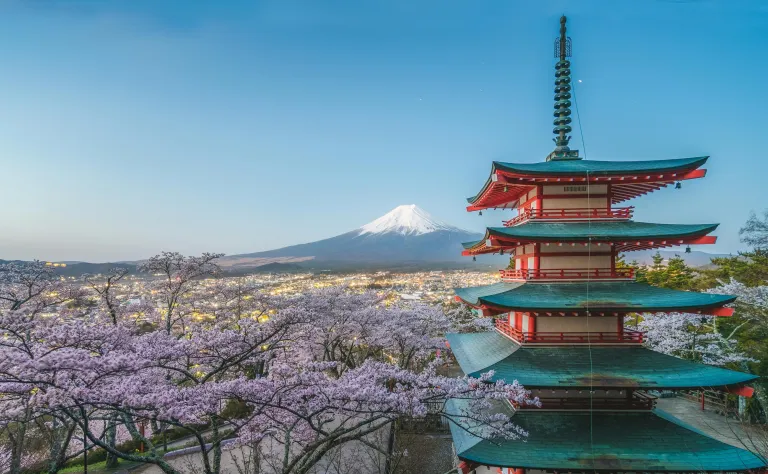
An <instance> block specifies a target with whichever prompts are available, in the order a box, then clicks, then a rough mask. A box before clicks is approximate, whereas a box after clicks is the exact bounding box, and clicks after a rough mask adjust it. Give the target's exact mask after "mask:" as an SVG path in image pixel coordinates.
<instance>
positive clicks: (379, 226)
mask: <svg viewBox="0 0 768 474" xmlns="http://www.w3.org/2000/svg"><path fill="white" fill-rule="evenodd" d="M358 230H359V231H360V235H363V234H384V233H388V232H394V233H397V234H402V235H421V234H429V233H430V232H436V231H439V230H447V231H456V230H460V229H458V228H456V227H453V226H451V225H448V224H446V223H444V222H440V221H439V220H437V219H435V218H434V217H432V216H431V215H430V214H429V213H428V212H427V211H425V210H424V209H422V208H420V207H419V206H417V205H416V204H404V205H402V206H397V207H396V208H394V209H392V210H391V211H389V212H388V213H386V214H384V215H383V216H381V217H379V218H378V219H376V220H375V221H373V222H369V223H368V224H365V225H364V226H362V227H360V229H358Z"/></svg>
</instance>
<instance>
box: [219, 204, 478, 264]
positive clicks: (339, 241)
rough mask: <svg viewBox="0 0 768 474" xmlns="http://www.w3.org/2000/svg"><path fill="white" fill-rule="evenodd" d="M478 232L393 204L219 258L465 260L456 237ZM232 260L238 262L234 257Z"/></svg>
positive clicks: (467, 238)
mask: <svg viewBox="0 0 768 474" xmlns="http://www.w3.org/2000/svg"><path fill="white" fill-rule="evenodd" d="M480 238H482V236H481V235H480V234H477V233H473V232H469V231H466V230H462V229H459V228H458V227H454V226H452V225H449V224H446V223H445V222H441V221H439V220H438V219H436V218H434V217H432V216H431V215H430V214H429V213H428V212H427V211H425V210H423V209H421V208H420V207H418V206H416V205H415V204H410V205H403V206H398V207H396V208H394V209H393V210H391V211H390V212H388V213H387V214H385V215H383V216H381V217H379V218H378V219H375V220H374V221H372V222H370V223H368V224H365V225H364V226H361V227H358V228H357V229H355V230H352V231H350V232H346V233H344V234H341V235H337V236H335V237H331V238H328V239H323V240H318V241H316V242H310V243H306V244H299V245H292V246H290V247H284V248H280V249H276V250H269V251H266V252H256V253H250V254H243V255H233V256H231V257H225V259H224V260H230V259H231V260H232V261H233V263H234V262H235V261H238V260H239V261H242V262H243V263H244V264H246V265H248V263H245V261H248V260H251V259H254V258H256V259H272V261H274V259H276V258H290V259H291V261H293V262H298V261H307V260H312V261H314V262H358V263H364V264H371V263H382V264H393V263H405V262H458V261H460V262H464V263H467V262H468V261H469V260H470V259H468V258H467V257H462V256H461V250H462V247H461V243H462V242H467V241H470V240H477V239H480ZM235 265H239V264H237V263H235Z"/></svg>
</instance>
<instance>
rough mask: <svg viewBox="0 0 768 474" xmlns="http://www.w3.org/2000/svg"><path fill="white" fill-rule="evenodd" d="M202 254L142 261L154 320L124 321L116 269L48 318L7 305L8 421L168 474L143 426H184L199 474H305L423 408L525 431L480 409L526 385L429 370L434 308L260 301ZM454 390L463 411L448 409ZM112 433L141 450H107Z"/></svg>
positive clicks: (1, 380) (361, 296)
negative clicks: (78, 435) (251, 463)
mask: <svg viewBox="0 0 768 474" xmlns="http://www.w3.org/2000/svg"><path fill="white" fill-rule="evenodd" d="M214 261H215V254H205V255H204V256H203V257H197V258H192V257H182V256H179V255H178V254H162V255H160V256H158V257H156V258H153V259H150V262H148V263H147V264H146V265H145V266H144V267H143V268H144V269H146V270H150V269H151V271H152V272H153V273H160V274H162V277H160V278H159V280H155V281H152V282H151V283H150V284H149V285H148V288H150V291H149V292H148V293H149V295H146V294H144V295H140V297H142V298H144V299H145V300H146V301H147V302H150V303H153V304H154V305H158V306H160V310H161V311H162V312H161V318H162V319H161V321H159V322H160V324H159V325H157V326H149V327H147V326H146V325H142V324H140V322H139V321H138V320H137V319H136V318H135V317H133V311H132V310H131V309H130V305H129V304H128V303H127V302H126V298H125V295H126V294H127V293H129V292H128V291H127V290H125V289H124V288H122V285H123V282H124V276H125V275H122V276H121V275H120V274H116V273H110V274H109V275H107V276H106V277H103V278H101V279H98V278H95V277H90V278H89V279H88V280H86V285H87V286H88V287H90V288H91V290H92V292H93V293H92V294H93V295H95V296H94V297H95V298H96V300H97V304H95V305H90V306H84V307H83V308H84V309H78V310H77V311H68V310H65V309H63V308H59V309H58V310H57V311H53V312H51V314H49V315H47V317H45V318H39V317H35V315H36V314H38V313H36V312H35V310H34V309H32V308H37V306H30V310H28V311H25V310H24V308H20V309H14V310H11V309H10V307H9V308H7V309H5V310H3V312H2V315H0V335H2V337H0V395H2V397H0V403H2V404H3V406H2V407H0V408H2V409H3V413H4V415H6V416H7V417H10V418H13V419H14V420H22V421H23V420H26V425H27V426H29V425H30V423H29V421H31V420H34V419H36V418H39V417H40V416H55V417H56V419H59V420H61V426H67V427H68V429H69V430H71V429H72V428H73V427H76V429H77V430H78V431H79V432H82V433H84V435H85V437H86V438H87V442H88V446H87V448H91V447H97V448H100V449H102V450H104V451H106V452H107V453H109V454H110V455H112V456H113V457H114V458H119V459H124V460H130V461H136V462H142V463H148V464H154V465H156V466H157V467H159V468H160V469H161V470H163V471H164V472H167V473H175V472H176V468H175V467H174V466H173V465H172V463H169V462H168V460H167V459H165V458H164V456H163V455H164V452H163V450H162V446H158V445H157V443H156V442H155V441H156V440H155V439H153V438H152V437H151V436H150V435H148V434H146V433H145V431H144V430H143V429H142V426H143V424H144V423H147V422H149V423H155V424H157V425H159V426H172V427H175V428H176V429H178V430H181V431H183V432H185V433H188V434H189V435H191V436H192V437H193V439H194V440H195V442H196V444H197V446H198V449H199V457H200V460H201V463H202V467H203V471H204V472H206V473H207V474H208V473H210V474H218V473H219V472H220V471H221V459H222V453H223V451H224V448H225V446H227V445H228V446H235V445H241V446H250V447H251V448H252V449H256V450H257V451H258V457H259V459H261V460H262V461H263V462H262V465H264V466H269V467H270V469H272V470H273V471H275V472H280V473H284V474H289V473H306V472H308V471H309V470H310V469H312V468H313V467H314V466H316V465H317V464H318V463H319V462H321V461H322V459H323V458H324V457H325V456H327V455H328V454H329V453H331V452H333V451H334V450H338V449H340V448H342V447H344V446H346V445H349V444H350V443H358V444H360V443H363V444H365V445H366V446H368V445H370V448H371V449H379V450H381V448H380V447H379V446H378V445H377V444H376V443H373V442H371V441H370V440H371V438H370V435H372V434H374V433H378V432H380V430H382V429H385V427H388V426H391V425H392V422H393V421H394V420H396V419H398V418H400V417H404V416H409V417H421V416H425V415H426V414H427V413H428V412H431V413H434V412H437V414H444V415H445V416H449V417H452V418H453V419H456V418H457V417H464V418H466V419H469V420H472V421H474V425H473V426H478V427H480V426H482V427H483V429H482V430H478V433H480V432H481V431H482V433H483V435H488V434H489V433H490V435H492V436H501V437H510V438H517V437H520V436H522V435H524V433H522V432H521V431H520V430H518V429H517V428H516V427H515V426H514V425H513V424H511V423H510V420H509V419H508V418H507V417H505V416H501V415H486V414H485V413H487V411H486V410H484V409H483V408H484V407H487V406H488V403H490V402H491V401H493V400H498V399H506V400H511V401H513V402H514V403H517V404H521V405H525V404H527V403H536V401H535V400H531V399H530V395H529V393H528V392H527V391H526V390H525V389H524V388H523V387H521V386H519V385H518V384H517V383H515V382H511V383H508V384H505V383H501V382H498V383H491V382H490V379H489V376H487V375H486V376H484V377H481V378H479V379H474V378H469V377H465V378H447V377H442V376H439V375H437V373H436V367H437V366H438V365H439V364H440V360H439V359H436V358H435V353H436V350H437V349H438V348H440V347H441V346H442V344H443V341H442V339H441V334H442V332H444V331H445V330H446V329H447V328H448V327H449V326H450V321H449V320H448V319H447V318H446V317H445V315H444V314H443V312H442V311H440V309H439V308H436V307H427V306H422V305H392V304H387V303H386V302H385V301H383V300H381V299H380V298H379V297H378V296H377V295H375V294H373V293H367V292H364V293H358V292H353V291H350V290H348V289H344V288H334V289H326V290H319V291H316V292H312V293H309V294H304V295H298V296H292V297H285V296H270V295H265V294H262V293H260V292H259V291H258V289H257V288H253V287H249V286H248V285H246V284H244V283H243V282H242V281H240V282H237V281H235V282H227V281H224V280H216V279H214V280H212V279H206V280H202V278H203V277H204V276H206V275H211V274H212V273H213V272H215V271H216V269H215V264H214ZM43 293H44V292H41V293H40V297H42V294H43ZM117 295H120V296H119V297H118V296H117ZM130 299H134V298H130ZM9 306H10V305H9ZM180 308H181V309H180ZM450 398H464V399H466V400H468V401H470V402H471V403H470V404H469V406H470V407H471V408H470V409H467V410H466V411H465V412H462V413H460V414H455V413H452V414H449V413H446V412H445V410H444V404H445V403H446V401H447V400H448V399H450ZM25 410H26V411H25ZM27 412H29V413H32V414H31V415H25V413H27ZM117 426H119V427H121V428H122V429H125V430H127V431H128V432H129V433H130V436H131V437H132V439H134V440H135V441H138V442H141V443H143V445H144V446H145V448H146V452H145V453H143V454H142V455H138V454H136V453H131V452H123V451H121V450H120V449H118V448H117V447H116V446H115V443H114V441H113V440H112V434H111V430H113V429H114V428H115V427H117ZM60 431H62V432H63V433H64V434H66V432H67V430H60ZM154 431H155V432H156V431H157V430H154ZM71 437H72V435H71V431H70V435H69V438H66V436H65V437H63V438H62V439H64V440H67V439H71ZM225 438H231V439H232V440H234V441H225ZM227 443H229V444H227ZM388 454H389V453H387V452H386V451H383V452H382V455H384V456H387V455H388ZM12 457H13V456H12ZM56 459H58V460H60V459H61V456H56ZM15 465H16V466H17V468H16V471H14V472H18V467H20V461H19V462H16V464H15ZM59 467H60V462H58V461H57V462H55V463H53V464H51V469H50V471H51V472H55V471H56V470H57V469H58V468H59Z"/></svg>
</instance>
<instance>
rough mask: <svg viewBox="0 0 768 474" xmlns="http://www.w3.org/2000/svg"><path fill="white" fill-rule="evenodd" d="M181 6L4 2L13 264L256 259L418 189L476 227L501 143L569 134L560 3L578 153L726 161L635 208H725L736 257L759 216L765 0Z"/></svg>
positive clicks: (6, 218)
mask: <svg viewBox="0 0 768 474" xmlns="http://www.w3.org/2000/svg"><path fill="white" fill-rule="evenodd" d="M178 5H179V2H175V1H154V2H150V1H143V0H142V1H136V2H131V3H118V2H103V3H102V2H77V3H66V4H57V3H55V2H49V1H43V2H35V3H34V4H30V3H27V2H21V1H10V2H6V3H4V4H2V5H1V6H0V12H2V13H3V15H0V25H2V28H1V29H0V30H1V31H0V35H3V36H4V39H5V41H4V42H3V44H6V45H8V46H7V47H6V50H5V51H3V53H4V54H3V57H4V59H5V61H4V65H5V68H6V74H4V75H3V76H2V78H0V81H1V82H2V86H3V87H0V100H2V102H3V103H4V104H5V106H4V107H3V108H2V109H0V119H2V121H3V123H4V127H2V129H1V130H2V137H3V145H4V153H3V155H2V158H0V164H2V167H3V169H5V170H6V177H8V176H10V177H11V178H12V179H6V180H5V182H4V186H3V187H2V188H0V200H2V202H4V203H9V204H6V205H5V206H2V207H1V208H0V222H2V223H3V224H2V226H3V228H2V232H0V259H4V260H17V259H18V260H32V259H40V260H47V261H86V262H109V261H113V262H114V261H133V260H140V259H143V258H147V257H148V256H150V255H154V254H156V253H158V252H160V251H162V250H178V251H180V252H182V253H185V254H199V253H201V252H204V251H215V252H224V253H226V254H228V255H232V254H242V253H251V252H258V251H263V250H270V249H276V248H280V247H285V246H288V245H294V244H299V243H304V242H312V241H316V240H320V239H323V238H328V237H332V236H335V235H339V234H342V233H344V232H348V231H350V230H353V229H357V228H359V227H361V226H363V225H365V224H366V223H370V222H371V221H373V220H375V219H376V218H377V217H380V216H382V215H384V214H385V213H386V212H389V210H391V209H393V208H395V207H396V206H398V205H401V204H402V203H406V202H408V203H416V204H417V205H418V206H419V207H420V208H422V209H424V210H425V211H427V212H428V213H430V214H432V215H434V216H435V218H436V219H438V220H439V221H442V222H445V223H447V224H449V225H451V226H456V227H459V228H461V229H465V230H468V231H471V232H477V233H480V232H482V231H483V229H484V228H485V227H486V226H495V225H500V223H501V220H502V219H503V218H509V217H510V216H511V213H510V212H509V211H489V212H484V213H483V216H482V217H479V218H478V217H477V213H467V212H466V211H465V206H466V202H465V201H464V198H466V197H467V196H471V195H473V194H474V193H476V192H477V191H478V190H479V189H480V187H481V186H482V184H483V182H484V181H485V179H486V178H487V176H488V172H489V171H490V166H491V162H492V161H494V160H498V161H518V162H525V163H528V162H539V161H543V160H544V158H545V156H546V155H547V154H548V153H549V152H550V151H551V150H552V148H553V145H552V143H551V141H550V140H551V136H552V135H551V125H550V124H551V107H552V87H553V81H554V62H555V60H554V59H553V57H552V42H553V40H554V38H555V37H556V35H557V19H558V18H559V16H560V15H561V14H563V13H565V14H566V15H567V16H568V18H569V20H568V34H569V36H570V37H571V38H572V40H573V57H572V58H571V60H572V63H573V75H574V79H575V80H577V81H578V83H577V84H575V86H576V91H577V93H578V98H579V102H578V104H577V108H580V110H579V112H580V119H581V123H582V124H583V130H581V128H580V126H579V121H578V120H576V118H577V116H576V114H574V123H573V126H574V131H573V134H572V135H573V140H572V141H571V144H572V148H575V149H579V150H581V153H582V156H586V157H587V158H588V159H598V160H599V159H614V160H641V159H664V158H682V157H693V156H704V155H709V156H711V158H710V160H709V161H708V163H707V169H708V171H709V172H708V173H707V176H706V178H704V179H703V180H696V181H693V182H691V181H687V182H685V183H683V188H682V189H681V190H674V189H669V188H667V189H662V190H659V191H657V192H655V193H652V194H650V195H649V196H645V197H643V199H635V200H632V201H631V202H629V205H634V206H636V218H637V220H639V221H649V222H662V223H663V222H680V223H708V222H712V223H716V222H719V223H720V227H719V228H718V229H717V231H716V232H715V233H714V235H717V236H718V243H717V244H716V245H710V246H696V247H694V248H693V250H694V251H702V252H706V253H724V254H727V253H736V252H737V251H738V250H743V249H745V246H744V245H742V244H741V243H740V242H739V238H738V231H739V229H740V228H741V226H742V225H743V224H744V222H745V221H746V220H747V218H748V216H749V213H750V212H751V211H755V212H758V213H760V212H762V211H763V208H761V207H759V206H764V204H763V202H764V201H765V192H764V190H763V187H762V186H763V184H762V176H761V174H760V173H757V172H750V170H759V169H760V167H761V163H760V162H759V157H760V152H761V151H762V147H761V145H762V143H761V141H762V137H761V134H760V132H759V129H758V124H760V123H761V117H760V113H761V112H762V107H760V105H762V104H763V103H764V102H765V99H763V98H762V88H761V86H762V84H761V82H760V78H759V74H757V73H756V72H755V71H758V70H762V69H766V64H765V63H766V61H768V59H766V58H765V56H764V55H762V54H760V52H761V51H763V50H764V49H765V47H766V46H768V35H765V34H764V33H763V32H764V31H765V30H766V28H768V7H767V6H766V5H765V4H764V3H761V2H759V1H744V2H738V4H734V3H733V2H725V1H706V2H696V1H693V2H670V1H661V0H658V1H654V2H643V3H641V4H638V3H637V2H614V3H612V5H611V8H610V9H606V8H601V7H600V6H601V2H600V1H596V0H593V1H585V2H580V3H578V4H573V3H570V2H565V1H550V2H540V3H536V4H535V5H534V4H530V3H524V2H493V3H489V4H488V5H486V6H484V8H482V9H478V8H476V7H475V8H473V7H472V6H469V5H464V4H459V3H444V2H440V3H438V2H435V1H428V2H424V3H420V4H418V5H412V4H410V3H408V2H400V1H394V2H387V3H383V2H382V3H371V4H367V5H359V4H349V3H347V2H341V1H334V2H330V3H328V4H326V5H325V6H324V7H322V8H321V7H318V6H317V4H315V3H313V2H309V1H297V2H285V1H283V2H275V1H269V2H259V3H258V4H251V3H249V2H232V3H230V4H227V5H224V6H222V5H211V4H203V3H199V4H197V3H195V4H185V8H178ZM438 6H440V8H438ZM426 18H428V19H429V21H425V19H426ZM704 32H705V33H704ZM582 133H583V137H584V139H583V141H582V138H581V137H582ZM585 144H586V146H585ZM718 191H719V192H718ZM726 193H727V194H726ZM733 203H739V204H736V205H734V204H733ZM753 206H754V207H753ZM299 226H300V227H301V232H297V231H296V227H299ZM628 255H629V257H630V258H631V253H630V254H628Z"/></svg>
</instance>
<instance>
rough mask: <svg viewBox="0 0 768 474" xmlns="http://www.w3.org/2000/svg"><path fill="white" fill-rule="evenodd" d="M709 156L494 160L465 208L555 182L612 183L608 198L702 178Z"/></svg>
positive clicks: (498, 203) (499, 202)
mask: <svg viewBox="0 0 768 474" xmlns="http://www.w3.org/2000/svg"><path fill="white" fill-rule="evenodd" d="M708 158H709V157H707V156H704V157H695V158H681V159H672V160H654V161H594V160H563V161H548V162H539V163H505V162H499V161H494V162H493V166H492V168H491V174H490V176H489V177H488V179H487V180H486V182H485V184H484V185H483V187H482V189H481V190H480V192H478V193H477V194H476V195H475V196H472V197H470V198H467V202H468V203H469V206H467V210H468V211H478V210H482V209H487V208H506V207H512V205H513V204H514V202H515V201H517V200H518V199H519V198H520V196H521V195H523V194H525V193H526V192H528V190H530V189H531V188H532V187H533V186H536V185H542V184H554V183H586V182H587V180H589V182H590V183H595V184H606V183H610V184H612V189H611V202H612V203H613V204H617V203H620V202H623V201H626V200H628V199H632V198H634V197H637V196H640V195H643V194H646V193H649V192H652V191H655V190H657V189H661V188H663V187H665V186H668V185H670V184H673V183H675V182H677V181H684V180H688V179H696V178H703V177H704V176H705V175H706V170H704V169H699V168H700V167H701V166H702V165H703V164H704V163H706V161H707V159H708Z"/></svg>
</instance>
